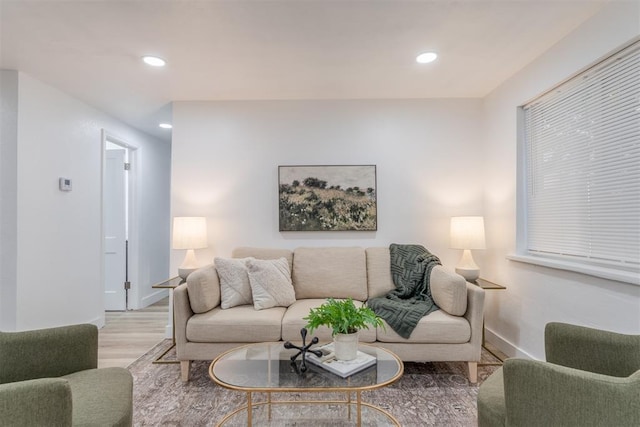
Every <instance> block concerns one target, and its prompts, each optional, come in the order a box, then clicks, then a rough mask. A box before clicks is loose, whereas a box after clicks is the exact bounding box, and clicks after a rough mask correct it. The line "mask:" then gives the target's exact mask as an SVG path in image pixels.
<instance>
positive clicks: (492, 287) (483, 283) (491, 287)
mask: <svg viewBox="0 0 640 427" xmlns="http://www.w3.org/2000/svg"><path fill="white" fill-rule="evenodd" d="M472 283H474V284H475V285H477V286H479V287H481V288H482V289H484V290H485V291H500V290H505V289H507V288H506V287H505V286H502V285H498V284H497V283H494V282H490V281H489V280H486V279H482V278H478V279H476V280H475V282H472ZM482 347H483V348H484V349H485V350H487V351H488V352H489V354H491V355H492V356H493V357H495V358H496V359H498V360H499V361H500V362H499V363H498V362H487V363H478V366H494V365H498V366H499V365H502V362H504V360H503V359H502V357H500V356H498V355H497V354H495V353H494V352H493V351H491V350H490V349H489V348H488V347H487V346H486V345H485V339H484V316H482Z"/></svg>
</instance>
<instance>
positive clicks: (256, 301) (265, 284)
mask: <svg viewBox="0 0 640 427" xmlns="http://www.w3.org/2000/svg"><path fill="white" fill-rule="evenodd" d="M247 269H248V271H249V283H250V284H251V293H252V294H253V308H255V309H256V310H262V309H265V308H271V307H289V306H290V305H291V304H293V303H294V302H296V294H295V291H294V290H293V285H292V284H291V273H290V272H289V263H288V262H287V260H286V258H278V259H270V260H261V259H255V258H249V259H247Z"/></svg>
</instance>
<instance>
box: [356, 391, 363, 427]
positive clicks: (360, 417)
mask: <svg viewBox="0 0 640 427" xmlns="http://www.w3.org/2000/svg"><path fill="white" fill-rule="evenodd" d="M361 403H362V399H361V396H360V390H358V391H356V409H357V411H358V422H357V423H356V425H357V426H358V427H360V425H361V423H362V405H361Z"/></svg>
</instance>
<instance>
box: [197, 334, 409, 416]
mask: <svg viewBox="0 0 640 427" xmlns="http://www.w3.org/2000/svg"><path fill="white" fill-rule="evenodd" d="M274 344H276V343H260V344H249V345H245V346H242V347H237V348H234V349H231V350H229V351H226V352H224V353H222V354H221V355H219V356H218V357H216V358H215V359H214V360H213V361H212V362H211V365H209V377H211V379H212V380H213V381H214V382H215V383H216V384H218V385H220V386H221V387H224V388H227V389H229V390H235V391H242V392H245V393H246V394H247V403H246V404H245V405H242V406H240V407H238V408H236V409H234V410H233V411H231V412H230V413H228V414H227V415H225V416H224V418H223V419H222V420H221V421H220V422H218V424H217V426H222V425H224V424H225V423H226V422H227V421H228V420H229V419H231V418H232V417H233V416H235V415H236V414H238V413H239V412H242V411H247V426H249V427H251V426H252V425H253V407H254V406H256V407H257V406H264V405H266V406H267V408H268V409H267V410H268V418H269V420H271V405H299V404H320V405H331V404H342V405H347V414H348V415H347V416H348V419H351V406H352V405H355V407H356V425H357V426H358V427H360V426H361V425H362V407H363V406H364V407H367V408H370V409H372V410H374V411H377V412H379V413H381V414H383V415H384V416H386V417H387V419H388V420H389V421H391V422H392V423H393V424H394V425H395V426H397V427H400V423H399V422H398V420H396V418H395V417H394V416H393V415H391V414H390V413H389V412H387V411H385V410H384V409H382V408H380V407H378V406H376V405H373V404H371V403H366V402H363V401H362V392H363V391H371V390H376V389H379V388H383V387H386V386H388V385H390V384H393V383H394V382H396V381H398V380H399V379H400V377H402V374H403V373H404V364H403V363H402V360H400V358H399V357H398V356H396V355H395V354H394V353H393V352H391V351H389V350H387V349H383V348H380V347H374V346H369V345H363V344H360V345H359V348H360V349H361V350H362V349H363V347H364V348H365V351H366V348H373V349H375V350H376V351H382V352H384V353H386V354H387V355H389V356H390V359H389V360H395V362H396V363H397V365H398V369H397V372H396V374H395V375H394V376H392V377H391V378H389V379H388V380H386V381H383V382H380V383H376V384H371V385H365V386H349V385H347V386H327V387H251V386H246V387H245V386H240V385H234V384H229V383H227V382H224V381H222V380H220V379H219V378H218V377H217V376H216V375H215V373H214V368H215V366H216V364H217V363H218V362H219V361H220V360H222V359H224V358H225V357H226V356H228V355H229V354H232V353H235V352H241V351H243V350H246V349H248V348H250V347H258V346H265V345H274ZM280 345H282V344H280ZM292 354H293V353H292ZM319 369H322V368H319ZM327 373H329V372H328V371H327ZM331 375H333V374H331ZM354 375H358V373H356V374H354ZM336 377H337V376H336ZM337 378H339V377H337ZM345 380H346V381H347V383H349V382H350V380H351V377H347V378H346V379H345ZM253 393H266V394H267V400H266V401H262V402H254V400H253V396H252V395H253ZM271 393H346V399H345V400H277V401H273V400H271ZM351 393H355V395H356V396H355V397H356V398H355V401H353V400H352V399H351Z"/></svg>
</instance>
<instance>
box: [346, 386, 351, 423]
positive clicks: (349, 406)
mask: <svg viewBox="0 0 640 427" xmlns="http://www.w3.org/2000/svg"><path fill="white" fill-rule="evenodd" d="M347 417H348V419H351V392H350V391H348V392H347Z"/></svg>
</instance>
